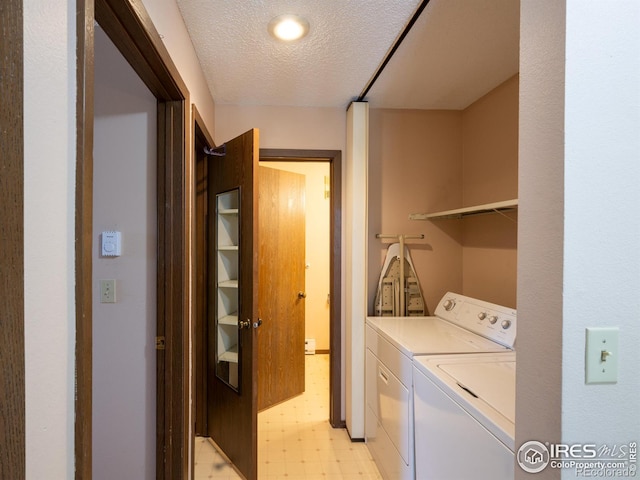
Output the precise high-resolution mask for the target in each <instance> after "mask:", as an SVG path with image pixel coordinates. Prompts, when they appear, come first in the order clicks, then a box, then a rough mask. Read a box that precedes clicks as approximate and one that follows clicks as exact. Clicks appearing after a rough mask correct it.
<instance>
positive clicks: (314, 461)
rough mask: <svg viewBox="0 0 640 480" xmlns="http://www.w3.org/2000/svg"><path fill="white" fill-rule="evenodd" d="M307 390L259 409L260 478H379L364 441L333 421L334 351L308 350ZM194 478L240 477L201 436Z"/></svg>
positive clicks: (364, 479)
mask: <svg viewBox="0 0 640 480" xmlns="http://www.w3.org/2000/svg"><path fill="white" fill-rule="evenodd" d="M305 362H306V379H307V380H306V387H305V393H304V394H303V395H301V396H299V397H296V398H294V399H292V400H289V401H288V402H285V403H282V404H280V405H276V406H275V407H272V408H270V409H268V410H265V411H264V412H261V413H260V414H258V478H259V479H260V480H276V479H278V480H282V479H288V480H289V479H290V480H303V479H304V480H315V479H320V480H338V479H341V480H342V479H344V480H354V479H357V480H379V479H381V478H382V477H381V476H380V474H379V473H378V469H377V468H376V465H375V463H374V462H373V460H372V459H371V455H370V454H369V450H368V449H367V447H366V445H365V444H364V443H362V442H351V440H350V439H349V435H348V434H347V431H346V430H344V429H334V428H332V427H331V425H329V421H328V418H329V393H328V390H329V356H328V355H307V356H305ZM195 449H196V450H195V472H194V473H195V475H194V480H208V479H216V480H220V479H225V480H237V479H239V478H240V477H239V476H238V474H236V473H235V471H234V470H233V468H231V466H230V465H229V464H227V463H226V462H225V460H224V458H223V457H222V456H220V455H219V454H218V453H217V452H216V450H215V449H214V448H213V446H212V445H211V443H210V442H209V441H208V440H207V439H204V438H201V437H198V438H196V446H195Z"/></svg>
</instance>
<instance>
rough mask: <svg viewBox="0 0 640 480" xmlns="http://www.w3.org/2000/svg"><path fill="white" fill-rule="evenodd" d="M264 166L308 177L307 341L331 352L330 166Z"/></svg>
mask: <svg viewBox="0 0 640 480" xmlns="http://www.w3.org/2000/svg"><path fill="white" fill-rule="evenodd" d="M260 165H261V166H264V167H269V168H276V169H278V170H285V171H288V172H294V173H299V174H302V175H304V176H305V219H306V222H305V228H306V239H305V243H306V247H305V249H306V260H305V263H306V265H307V266H306V270H305V292H306V293H307V298H306V299H305V338H314V339H315V340H316V350H327V351H328V350H329V313H330V310H329V305H330V304H329V302H328V295H329V267H330V265H329V248H330V239H329V233H330V209H329V207H330V204H329V198H325V197H324V179H325V176H326V177H328V176H329V163H328V162H261V163H260Z"/></svg>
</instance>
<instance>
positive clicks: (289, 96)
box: [178, 0, 520, 109]
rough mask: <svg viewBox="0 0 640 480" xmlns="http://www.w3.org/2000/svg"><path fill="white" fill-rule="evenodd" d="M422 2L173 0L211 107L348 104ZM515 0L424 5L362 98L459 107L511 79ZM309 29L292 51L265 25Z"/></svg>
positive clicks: (442, 0) (392, 104) (383, 103)
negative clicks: (296, 18) (289, 18)
mask: <svg viewBox="0 0 640 480" xmlns="http://www.w3.org/2000/svg"><path fill="white" fill-rule="evenodd" d="M420 3H421V2H420V0H357V1H356V0H253V1H246V0H245V1H239V0H178V6H179V8H180V11H181V12H182V16H183V17H184V20H185V23H186V25H187V29H188V30H189V33H190V35H191V38H192V41H193V44H194V46H195V49H196V53H197V54H198V57H199V58H200V62H201V64H202V68H203V70H204V73H205V76H206V78H207V82H208V84H209V88H210V90H211V93H212V95H213V98H214V100H215V102H216V103H217V104H237V105H287V106H315V107H346V106H347V105H348V104H349V102H351V101H352V100H354V99H356V98H357V97H358V96H359V95H360V93H361V92H362V91H363V89H364V88H365V87H366V86H367V84H368V82H369V80H370V79H371V78H372V77H373V75H374V73H375V72H376V70H377V69H378V67H379V66H380V64H381V63H382V61H383V60H384V58H385V55H386V54H387V52H388V51H389V49H390V48H391V46H392V45H393V43H394V42H395V40H396V39H397V37H398V36H399V35H400V34H401V32H402V31H403V29H404V27H405V26H406V24H407V23H408V22H409V20H410V19H411V17H412V16H413V14H414V12H415V10H416V9H417V7H418V5H419V4H420ZM519 3H520V2H519V1H518V0H431V1H430V2H429V4H428V5H427V7H426V8H425V10H424V11H423V12H422V14H421V15H420V18H419V19H418V21H417V22H416V23H415V24H414V26H413V28H412V29H411V31H410V32H409V34H408V35H407V36H406V38H405V39H404V41H403V42H402V44H401V46H400V48H399V49H398V50H397V51H396V53H395V54H394V55H393V57H392V59H391V61H390V62H389V63H388V64H387V66H386V67H385V69H384V70H383V72H382V74H381V75H380V77H379V78H378V79H377V80H376V82H375V83H374V84H373V86H372V87H371V89H370V91H369V93H368V95H367V96H366V97H365V100H368V101H369V102H370V104H371V106H372V107H376V108H383V107H385V108H421V109H462V108H465V107H466V106H468V105H469V104H470V103H472V102H473V101H474V100H476V99H477V98H479V97H480V96H482V95H484V94H485V93H487V92H488V91H489V90H491V89H492V88H494V87H495V86H497V85H499V84H500V83H502V82H504V81H505V80H507V79H508V78H510V77H511V76H513V75H514V74H516V73H517V72H518V50H519V22H520V18H519V15H520V12H519ZM284 13H295V14H298V15H301V16H303V17H304V18H306V19H307V20H308V21H309V23H310V24H311V29H310V32H309V34H308V35H307V37H305V38H304V39H302V40H301V41H299V42H298V43H295V44H286V43H282V42H279V41H277V40H275V39H273V38H272V37H271V36H270V35H269V34H268V32H267V24H268V23H269V21H270V20H271V19H272V18H273V17H275V16H277V15H281V14H284Z"/></svg>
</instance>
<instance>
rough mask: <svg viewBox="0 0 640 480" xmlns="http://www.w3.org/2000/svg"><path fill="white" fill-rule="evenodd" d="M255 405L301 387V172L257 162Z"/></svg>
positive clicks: (291, 393)
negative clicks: (259, 326) (258, 239)
mask: <svg viewBox="0 0 640 480" xmlns="http://www.w3.org/2000/svg"><path fill="white" fill-rule="evenodd" d="M259 171H260V174H259V182H258V185H259V188H258V191H259V192H260V193H259V198H260V201H259V215H258V216H259V219H260V220H259V229H260V242H259V244H260V250H259V265H260V283H259V285H260V288H259V294H258V310H259V317H260V318H261V319H262V321H263V324H262V327H261V328H260V330H259V331H258V410H263V409H265V408H268V407H270V406H272V405H275V404H277V403H280V402H282V401H284V400H287V399H289V398H292V397H294V396H296V395H299V394H301V393H303V392H304V363H305V360H304V355H305V353H304V333H305V305H304V304H305V301H304V298H305V296H306V294H305V266H304V264H305V177H304V175H300V174H297V173H292V172H286V171H282V170H277V169H275V168H269V167H263V166H261V167H260V170H259Z"/></svg>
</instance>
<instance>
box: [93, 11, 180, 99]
mask: <svg viewBox="0 0 640 480" xmlns="http://www.w3.org/2000/svg"><path fill="white" fill-rule="evenodd" d="M95 2H96V7H95V14H96V20H97V21H98V23H99V24H100V26H101V27H102V29H103V30H104V31H105V32H106V33H107V35H108V36H109V38H110V39H111V41H112V42H113V43H114V45H115V46H116V47H118V50H120V52H121V53H122V55H123V56H124V57H125V58H126V59H127V61H128V62H129V63H130V64H131V66H132V67H133V68H134V70H135V71H136V73H137V74H138V75H139V76H140V78H141V79H142V81H143V82H144V83H145V85H147V87H148V88H149V90H151V93H153V95H155V97H156V98H157V99H158V100H159V101H163V100H167V101H171V100H179V99H185V98H186V97H187V95H188V93H187V87H186V84H185V83H184V81H183V80H182V77H181V76H180V73H179V72H178V69H177V68H176V66H175V64H174V63H173V60H171V56H170V55H169V52H168V51H167V49H166V47H165V46H164V43H163V42H162V39H161V38H160V35H159V34H158V31H157V30H156V29H155V27H154V25H153V22H152V21H151V18H150V17H149V14H148V13H147V11H146V10H145V8H144V5H143V3H142V0H95Z"/></svg>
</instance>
